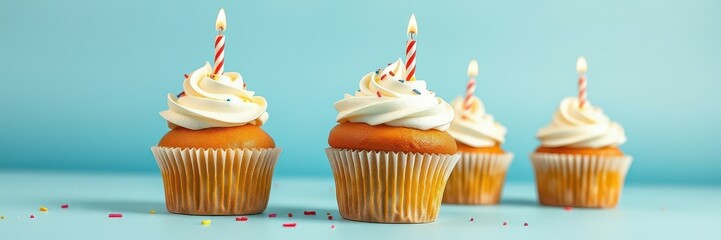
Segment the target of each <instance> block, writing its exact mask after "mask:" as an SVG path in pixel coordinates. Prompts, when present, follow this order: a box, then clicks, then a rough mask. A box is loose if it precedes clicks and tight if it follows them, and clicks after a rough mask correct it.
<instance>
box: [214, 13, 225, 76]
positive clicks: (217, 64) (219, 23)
mask: <svg viewBox="0 0 721 240" xmlns="http://www.w3.org/2000/svg"><path fill="white" fill-rule="evenodd" d="M225 27H226V24H225V10H223V9H222V8H221V9H220V11H219V12H218V18H217V19H216V21H215V28H216V29H217V30H218V36H217V37H215V58H213V62H214V66H213V75H222V74H223V72H224V70H223V65H224V64H225V36H224V35H223V31H224V30H225Z"/></svg>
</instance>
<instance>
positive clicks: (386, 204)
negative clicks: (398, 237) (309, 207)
mask: <svg viewBox="0 0 721 240" xmlns="http://www.w3.org/2000/svg"><path fill="white" fill-rule="evenodd" d="M326 154H327V155H328V160H329V161H330V165H331V168H332V170H333V176H334V178H335V185H336V198H337V201H338V208H339V210H340V215H341V216H342V217H343V218H346V219H349V220H355V221H363V222H378V223H426V222H433V221H435V220H436V218H437V216H438V211H439V210H440V206H441V198H442V197H443V189H444V188H445V186H446V180H448V176H449V175H450V174H451V171H452V170H453V167H454V166H455V165H456V162H458V159H459V158H460V155H459V154H453V155H448V154H425V153H406V152H385V151H365V150H351V149H334V148H328V149H326Z"/></svg>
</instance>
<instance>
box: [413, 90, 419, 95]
mask: <svg viewBox="0 0 721 240" xmlns="http://www.w3.org/2000/svg"><path fill="white" fill-rule="evenodd" d="M413 92H414V93H416V94H418V95H421V91H418V89H413Z"/></svg>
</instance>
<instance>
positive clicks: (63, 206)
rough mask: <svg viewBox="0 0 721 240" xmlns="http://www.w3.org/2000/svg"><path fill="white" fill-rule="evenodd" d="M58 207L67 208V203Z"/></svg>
mask: <svg viewBox="0 0 721 240" xmlns="http://www.w3.org/2000/svg"><path fill="white" fill-rule="evenodd" d="M60 208H68V205H67V204H63V205H60Z"/></svg>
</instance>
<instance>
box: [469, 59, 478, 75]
mask: <svg viewBox="0 0 721 240" xmlns="http://www.w3.org/2000/svg"><path fill="white" fill-rule="evenodd" d="M476 76H478V61H476V60H475V59H473V60H471V62H470V63H468V77H472V78H473V77H476Z"/></svg>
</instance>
